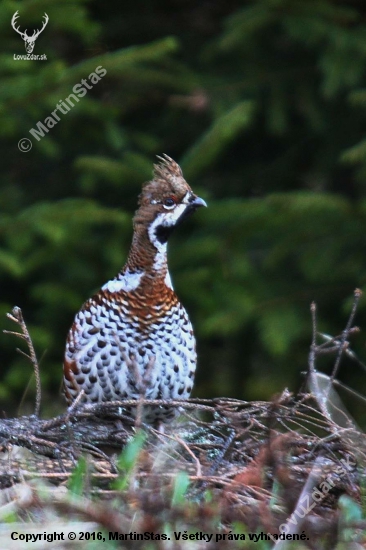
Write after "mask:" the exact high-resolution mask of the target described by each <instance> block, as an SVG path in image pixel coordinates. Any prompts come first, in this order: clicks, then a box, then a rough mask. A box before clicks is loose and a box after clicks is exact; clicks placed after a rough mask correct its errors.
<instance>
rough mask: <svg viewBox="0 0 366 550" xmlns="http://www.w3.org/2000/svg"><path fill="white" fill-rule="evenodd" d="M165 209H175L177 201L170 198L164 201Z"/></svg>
mask: <svg viewBox="0 0 366 550" xmlns="http://www.w3.org/2000/svg"><path fill="white" fill-rule="evenodd" d="M164 206H165V208H173V207H174V206H175V200H174V198H173V197H168V198H166V199H165V201H164Z"/></svg>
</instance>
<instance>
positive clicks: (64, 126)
mask: <svg viewBox="0 0 366 550" xmlns="http://www.w3.org/2000/svg"><path fill="white" fill-rule="evenodd" d="M16 10H19V19H18V25H20V27H21V30H24V29H25V28H27V29H28V34H31V32H30V29H34V28H39V27H40V26H41V21H42V16H43V14H44V12H46V13H47V14H48V16H49V23H48V26H47V27H46V28H45V30H44V31H43V32H42V34H41V35H40V36H39V38H38V39H37V41H36V44H35V49H34V53H35V54H44V53H45V54H46V55H47V61H19V60H18V61H16V60H14V54H16V55H22V54H25V48H24V43H23V41H22V39H21V37H20V36H19V35H18V34H16V33H15V31H14V30H13V29H12V28H11V24H10V21H11V18H12V16H13V14H14V13H15V11H16ZM0 27H1V33H0V42H1V54H0V71H1V75H0V139H1V151H2V154H1V160H0V162H1V183H0V208H1V214H0V328H1V329H4V328H7V329H15V328H16V327H15V326H14V325H13V324H12V323H11V322H10V321H9V320H7V319H6V312H8V311H10V310H11V308H12V307H13V306H14V305H17V306H20V307H21V308H22V310H23V314H24V316H25V319H26V321H27V324H28V328H29V330H30V332H31V335H32V337H33V340H34V344H35V347H36V351H37V354H38V357H39V358H42V359H41V373H42V380H43V399H42V408H43V409H42V412H43V414H44V415H47V414H54V413H57V412H61V411H62V410H64V408H65V404H64V402H63V399H62V397H61V394H60V382H61V376H62V367H61V364H62V357H63V348H64V343H65V338H66V334H67V331H68V329H69V327H70V325H71V322H72V319H73V316H74V314H75V313H76V312H77V310H78V309H79V308H80V306H81V304H82V303H83V302H84V300H85V299H87V298H88V297H89V296H90V295H91V294H92V293H93V292H94V291H95V290H97V289H98V288H99V287H100V286H101V285H102V284H103V283H104V282H105V281H107V280H108V279H110V278H112V277H113V276H114V275H115V274H116V273H117V271H118V270H119V269H120V268H121V267H122V265H123V263H124V261H125V259H126V255H127V252H128V248H129V244H130V239H131V234H132V225H131V217H132V215H133V212H134V210H135V208H136V203H137V195H138V194H139V192H140V188H141V184H142V182H144V181H146V180H148V179H150V177H151V173H152V165H153V163H154V162H155V161H156V157H155V156H156V155H157V154H162V153H167V154H168V155H170V156H172V157H173V158H174V159H175V160H177V161H178V162H179V163H181V165H182V168H183V170H184V174H185V177H186V179H187V180H188V181H189V183H190V184H191V186H192V187H193V189H194V191H195V192H196V193H197V194H199V195H201V196H202V197H203V198H205V200H206V201H207V202H208V204H209V208H208V209H207V210H206V209H205V211H201V210H200V211H199V212H198V213H197V214H196V216H194V217H193V218H192V219H191V220H190V221H189V222H187V223H186V224H185V225H184V226H182V227H181V228H180V229H179V231H177V232H176V234H174V236H173V237H172V239H171V241H170V249H169V261H170V270H171V273H172V278H173V282H174V286H175V288H176V291H177V293H178V295H179V297H180V298H181V300H182V302H183V303H184V305H185V306H186V308H187V310H188V311H189V314H190V316H191V319H192V321H193V323H194V326H195V331H196V336H197V340H198V353H199V366H198V374H197V379H196V386H195V389H194V393H193V395H194V396H199V397H214V396H221V395H225V396H234V397H237V398H241V399H269V398H271V396H272V395H273V394H275V393H276V392H280V391H282V390H283V389H284V388H285V387H288V388H289V389H290V390H293V391H296V390H297V389H298V388H299V387H300V385H301V384H302V382H303V380H304V378H303V376H302V374H301V373H302V372H303V371H304V370H305V369H306V367H307V356H308V351H309V344H310V341H311V318H310V311H309V307H310V303H311V301H312V300H315V301H316V302H317V304H318V307H319V328H320V329H321V330H323V331H326V332H328V333H330V334H334V335H335V334H338V333H339V332H340V331H341V330H342V328H343V327H344V325H345V322H346V319H347V316H348V312H349V310H350V306H351V303H352V299H353V290H354V288H355V287H360V288H365V286H366V139H365V129H366V5H365V3H364V2H362V1H361V0H359V1H357V0H354V1H344V0H343V1H342V0H324V1H322V0H254V1H249V0H247V1H245V0H242V1H239V0H229V1H227V0H225V1H224V0H217V1H213V0H205V1H202V2H196V1H194V0H169V1H168V0H149V1H148V0H146V1H142V0H135V1H134V2H117V1H115V0H114V1H112V0H105V1H104V2H97V1H88V0H73V1H65V0H53V1H50V0H43V1H42V0H23V1H22V2H12V1H7V0H3V2H1V4H0ZM100 65H101V66H103V67H104V68H105V69H106V70H107V74H106V76H104V77H103V78H102V79H101V81H100V82H98V83H97V84H95V86H94V87H93V89H92V90H90V91H88V93H87V94H86V95H85V97H83V98H82V99H80V101H79V102H78V103H77V104H75V106H74V108H73V109H71V110H70V111H69V112H68V113H66V114H65V115H60V118H61V120H60V121H59V122H58V124H57V125H55V127H54V128H52V129H51V130H50V131H49V133H47V134H46V135H45V137H43V138H42V139H40V141H37V140H36V139H35V138H34V137H32V136H31V135H30V133H29V130H30V129H32V128H35V127H36V125H37V123H38V122H39V121H44V120H45V118H46V117H48V116H49V115H50V114H51V112H52V111H53V110H54V109H55V107H56V104H57V103H58V102H59V101H60V100H65V98H66V97H68V96H69V95H70V94H71V93H72V88H73V86H75V84H78V83H80V81H81V80H82V79H83V78H84V79H88V76H89V75H90V74H91V72H93V71H94V69H95V68H96V67H97V66H100ZM24 137H27V138H31V141H32V143H33V147H32V150H31V151H29V152H20V151H19V150H18V147H17V144H18V141H19V140H20V139H21V138H24ZM356 321H357V323H358V324H359V325H360V326H361V328H363V329H364V331H363V332H361V333H360V334H359V335H357V336H355V337H354V339H353V341H352V346H353V348H354V349H355V351H356V352H357V354H358V355H359V356H360V358H361V359H362V360H366V350H365V329H366V298H363V299H362V300H361V303H360V307H359V310H358V314H357V318H356ZM0 338H1V342H0V345H1V377H0V409H1V410H2V411H6V414H8V415H9V414H14V413H17V412H21V413H25V412H29V411H31V410H32V407H33V401H34V381H31V382H30V384H29V388H28V391H27V393H26V396H25V398H24V400H23V402H22V403H21V399H22V395H23V393H24V390H25V388H26V387H27V385H28V383H29V380H30V378H32V368H31V366H30V365H29V364H28V363H27V361H26V360H25V359H24V357H22V356H20V355H19V354H17V353H16V351H15V348H16V347H17V346H20V347H22V343H21V342H20V341H16V339H15V338H14V337H12V336H8V335H4V334H1V336H0ZM22 349H24V347H23V348H22ZM332 362H333V359H332V358H324V359H322V360H321V361H320V362H319V365H318V366H319V368H320V369H322V370H324V371H325V372H330V368H331V365H332ZM365 376H366V375H365V373H364V372H363V371H362V370H361V369H360V367H358V366H357V365H356V364H354V363H352V362H351V361H349V360H346V361H345V362H344V363H343V366H342V369H341V372H340V376H339V378H340V379H341V380H342V381H343V382H345V383H347V384H350V385H351V386H352V387H354V388H356V389H357V390H358V391H360V392H361V393H365V392H366V379H365ZM351 407H353V412H354V413H355V414H357V413H362V411H363V408H364V405H363V404H362V403H358V402H357V401H355V400H353V402H352V403H351Z"/></svg>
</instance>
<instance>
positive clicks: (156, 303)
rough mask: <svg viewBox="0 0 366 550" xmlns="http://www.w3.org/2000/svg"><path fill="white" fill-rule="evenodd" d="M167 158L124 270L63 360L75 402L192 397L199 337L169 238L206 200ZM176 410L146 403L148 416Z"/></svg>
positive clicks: (78, 321)
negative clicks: (170, 263) (175, 280)
mask: <svg viewBox="0 0 366 550" xmlns="http://www.w3.org/2000/svg"><path fill="white" fill-rule="evenodd" d="M162 160H163V162H162V164H160V165H158V166H156V167H155V178H154V180H153V181H152V182H150V183H149V184H147V185H146V186H145V187H144V188H143V192H142V194H141V196H140V208H139V210H138V211H137V212H136V215H135V218H134V236H133V241H132V246H131V250H130V253H129V257H128V260H127V263H126V265H125V267H124V269H123V270H122V271H121V272H120V273H119V274H118V275H117V276H116V277H115V279H113V280H111V281H109V282H108V283H106V284H105V285H104V286H103V287H102V288H101V290H100V291H99V292H98V293H97V294H95V295H94V296H93V297H92V298H90V299H89V300H88V301H87V302H86V303H85V304H84V306H83V307H82V308H81V310H80V311H79V313H78V314H77V315H76V317H75V320H74V323H73V325H72V327H71V329H70V332H69V335H68V338H67V343H66V350H65V360H64V392H65V396H66V399H67V401H68V403H69V404H71V403H72V401H74V400H75V399H76V397H77V396H78V395H79V394H80V392H81V390H83V395H82V396H81V401H82V402H84V403H97V402H102V401H121V402H123V400H126V399H139V398H141V397H143V398H146V399H163V400H169V399H186V398H188V397H189V396H190V393H191V390H192V387H193V381H194V375H195V370H196V359H197V358H196V349H195V338H194V335H193V329H192V325H191V323H190V320H189V318H188V315H187V313H186V311H185V309H184V307H183V306H182V305H181V303H180V302H179V300H178V298H177V295H176V294H175V292H174V290H173V288H172V285H171V280H170V275H169V272H168V267H167V259H166V244H167V239H168V234H169V233H170V231H171V230H172V229H173V227H175V225H177V224H178V223H180V221H181V219H182V218H183V217H185V215H186V214H187V210H192V211H194V209H195V208H197V207H198V206H204V205H205V203H204V201H202V199H199V198H198V197H196V196H195V195H193V193H192V191H191V189H190V187H189V186H188V184H187V183H186V182H185V180H184V179H183V176H182V174H181V171H180V168H179V166H178V165H177V164H176V163H174V161H172V160H171V159H169V158H168V157H166V158H165V159H162ZM172 201H174V205H173V206H172ZM175 411H176V409H173V408H172V407H163V406H160V407H156V406H155V407H144V408H143V420H144V421H145V422H148V423H155V422H157V421H160V420H168V419H169V418H171V417H174V416H175Z"/></svg>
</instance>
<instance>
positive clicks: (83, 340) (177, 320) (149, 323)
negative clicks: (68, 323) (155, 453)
mask: <svg viewBox="0 0 366 550" xmlns="http://www.w3.org/2000/svg"><path fill="white" fill-rule="evenodd" d="M159 290H160V292H159ZM159 290H158V289H154V287H153V286H152V287H151V286H150V285H149V283H148V282H147V284H146V288H145V285H141V286H140V287H139V288H138V289H137V290H135V291H130V292H129V293H127V292H121V291H119V292H114V293H111V292H109V291H108V290H101V291H100V292H99V293H98V294H97V295H95V296H94V297H93V298H91V299H90V300H88V301H87V302H86V304H85V305H84V307H83V308H82V310H81V311H80V312H79V313H78V315H77V316H76V318H75V321H74V324H73V326H72V329H71V331H70V333H69V336H68V341H67V347H66V354H65V388H66V395H67V396H68V398H69V401H72V400H73V399H74V398H75V397H76V396H77V394H78V393H79V392H80V388H82V389H83V390H84V392H85V393H84V396H83V398H82V400H83V401H84V402H99V401H113V400H123V399H134V398H136V399H138V398H139V397H145V398H146V399H185V398H187V397H189V395H190V393H191V390H192V386H193V380H194V374H195V370H196V351H195V339H194V336H193V330H192V325H191V323H190V321H189V319H188V315H187V313H186V311H185V309H184V308H183V306H182V305H181V304H180V303H179V302H178V299H177V296H176V294H175V293H174V292H173V291H172V290H171V289H169V288H168V287H161V288H160V289H159ZM155 292H158V296H159V299H158V300H156V299H155V298H154V293H155ZM75 382H76V384H75ZM167 414H168V413H167V411H166V410H163V409H162V410H160V409H159V408H156V407H155V408H153V409H151V408H149V409H148V410H147V411H145V414H144V420H145V421H146V422H153V421H154V420H156V419H158V418H159V416H161V417H162V418H165V417H166V416H167Z"/></svg>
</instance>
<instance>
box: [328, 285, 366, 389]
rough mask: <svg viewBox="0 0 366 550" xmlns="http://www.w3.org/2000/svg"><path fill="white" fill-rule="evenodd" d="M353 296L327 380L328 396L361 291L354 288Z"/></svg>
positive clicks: (345, 345)
mask: <svg viewBox="0 0 366 550" xmlns="http://www.w3.org/2000/svg"><path fill="white" fill-rule="evenodd" d="M354 296H355V299H354V301H353V306H352V311H351V314H350V316H349V319H348V322H347V325H346V328H345V329H344V331H343V332H342V336H341V339H340V342H339V350H338V355H337V358H336V361H335V363H334V368H333V372H332V374H331V376H330V378H329V386H328V394H329V392H330V388H331V386H332V385H333V382H334V379H335V377H336V376H337V374H338V370H339V366H340V363H341V358H342V353H343V351H344V350H345V349H346V347H347V338H348V336H349V333H350V330H351V327H352V324H353V320H354V318H355V315H356V311H357V306H358V303H359V301H360V298H361V296H362V290H360V289H359V288H356V290H355V291H354Z"/></svg>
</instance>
